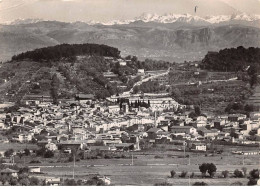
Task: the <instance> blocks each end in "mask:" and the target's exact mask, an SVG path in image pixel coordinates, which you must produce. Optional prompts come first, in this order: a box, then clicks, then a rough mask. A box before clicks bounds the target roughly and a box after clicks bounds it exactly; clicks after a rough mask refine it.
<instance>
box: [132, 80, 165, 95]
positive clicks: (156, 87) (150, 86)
mask: <svg viewBox="0 0 260 189" xmlns="http://www.w3.org/2000/svg"><path fill="white" fill-rule="evenodd" d="M165 90H166V86H165V85H160V83H159V82H158V81H147V82H145V83H142V84H141V85H136V86H134V88H133V93H134V94H136V93H138V92H143V93H155V92H162V91H165Z"/></svg>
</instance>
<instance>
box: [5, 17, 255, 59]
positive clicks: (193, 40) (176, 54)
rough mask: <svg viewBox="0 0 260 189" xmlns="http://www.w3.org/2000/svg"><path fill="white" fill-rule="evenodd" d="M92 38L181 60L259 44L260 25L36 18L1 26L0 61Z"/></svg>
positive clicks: (142, 55)
mask: <svg viewBox="0 0 260 189" xmlns="http://www.w3.org/2000/svg"><path fill="white" fill-rule="evenodd" d="M63 43H68V44H81V43H96V44H106V45H109V46H113V47H116V48H118V49H120V51H121V54H122V56H127V55H129V54H131V55H136V56H137V57H138V58H139V59H145V58H153V59H163V60H167V61H175V62H183V61H185V60H186V61H189V60H200V59H202V58H203V57H204V56H205V55H206V54H207V52H208V51H218V50H220V49H224V48H231V47H238V46H244V47H258V46H260V29H259V28H256V27H251V26H247V25H245V24H239V23H232V24H230V23H229V22H228V23H226V24H211V25H200V24H191V23H183V22H174V23H159V22H154V21H151V22H144V21H142V20H140V21H136V22H133V23H129V24H121V25H119V24H115V25H100V24H96V25H89V24H87V23H83V22H75V23H62V22H56V21H39V22H36V23H29V24H14V25H2V26H1V29H0V60H8V59H10V58H11V57H12V56H13V55H15V54H19V53H22V52H24V51H28V50H33V49H35V48H40V47H46V46H53V45H57V44H63Z"/></svg>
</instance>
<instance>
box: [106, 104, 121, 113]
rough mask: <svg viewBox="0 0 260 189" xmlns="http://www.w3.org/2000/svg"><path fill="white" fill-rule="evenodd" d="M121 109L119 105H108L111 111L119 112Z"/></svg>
mask: <svg viewBox="0 0 260 189" xmlns="http://www.w3.org/2000/svg"><path fill="white" fill-rule="evenodd" d="M119 111H120V107H119V105H110V106H108V112H109V113H118V112H119Z"/></svg>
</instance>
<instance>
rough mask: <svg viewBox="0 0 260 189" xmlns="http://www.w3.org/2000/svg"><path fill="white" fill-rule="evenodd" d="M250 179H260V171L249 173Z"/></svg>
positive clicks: (255, 170) (254, 170)
mask: <svg viewBox="0 0 260 189" xmlns="http://www.w3.org/2000/svg"><path fill="white" fill-rule="evenodd" d="M249 175H250V178H252V179H259V170H258V169H253V170H252V171H250V172H249Z"/></svg>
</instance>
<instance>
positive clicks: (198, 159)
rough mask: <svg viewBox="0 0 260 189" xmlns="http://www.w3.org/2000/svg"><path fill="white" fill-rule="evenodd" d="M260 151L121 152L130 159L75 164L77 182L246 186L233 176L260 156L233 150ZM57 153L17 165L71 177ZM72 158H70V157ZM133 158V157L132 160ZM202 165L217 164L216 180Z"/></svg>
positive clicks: (70, 169) (69, 166)
mask: <svg viewBox="0 0 260 189" xmlns="http://www.w3.org/2000/svg"><path fill="white" fill-rule="evenodd" d="M243 149H247V150H257V149H258V148H257V147H240V146H236V147H234V146H232V147H229V146H224V148H223V151H224V152H223V153H222V154H208V155H207V156H205V153H204V152H201V153H195V152H185V155H189V157H186V158H183V155H184V152H183V151H173V150H172V146H170V145H165V148H161V147H160V146H158V147H156V148H154V149H151V150H147V151H139V152H125V153H123V152H119V153H121V154H124V155H125V156H126V157H127V158H122V159H103V158H102V159H84V160H82V159H81V160H80V161H76V162H75V179H87V178H90V177H91V176H93V175H94V174H100V175H105V176H108V177H109V178H111V182H112V185H154V184H156V183H162V182H168V183H171V184H173V185H189V183H190V184H191V185H192V184H193V183H195V182H197V181H201V180H203V181H204V182H206V183H208V184H210V185H230V184H232V183H234V182H236V181H238V180H239V181H240V182H242V183H244V185H245V184H246V183H247V181H248V180H247V179H246V178H242V179H241V178H240V179H237V178H233V177H231V175H232V173H233V172H234V170H235V169H241V168H242V167H246V168H247V170H248V172H249V171H250V170H252V169H254V168H255V167H256V165H258V160H259V156H245V157H243V156H242V155H234V154H231V150H243ZM59 155H60V154H55V157H53V158H38V157H37V158H36V157H33V156H30V157H26V158H25V159H21V160H19V158H17V159H16V161H17V162H19V161H20V163H25V164H26V165H28V166H39V167H41V171H42V173H43V174H42V175H38V176H39V177H43V176H44V177H48V176H54V177H61V178H72V175H73V167H74V166H73V162H68V163H60V162H57V157H58V156H59ZM67 156H69V155H67ZM131 157H133V158H131ZM36 159H37V160H39V161H40V162H41V163H29V162H30V161H32V160H36ZM202 163H214V164H215V165H216V166H217V173H216V176H215V178H213V179H212V178H206V179H202V178H201V173H200V171H199V165H200V164H202ZM171 170H174V171H175V172H176V173H177V174H176V177H175V178H169V177H170V171H171ZM224 170H228V171H229V172H230V178H226V179H224V178H221V172H222V171H224ZM182 171H187V172H188V175H190V174H191V173H192V172H194V174H195V176H194V178H191V179H190V180H189V179H188V177H187V178H179V177H178V175H180V173H181V172H182Z"/></svg>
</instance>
